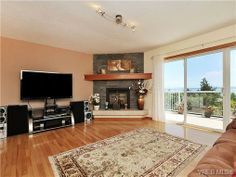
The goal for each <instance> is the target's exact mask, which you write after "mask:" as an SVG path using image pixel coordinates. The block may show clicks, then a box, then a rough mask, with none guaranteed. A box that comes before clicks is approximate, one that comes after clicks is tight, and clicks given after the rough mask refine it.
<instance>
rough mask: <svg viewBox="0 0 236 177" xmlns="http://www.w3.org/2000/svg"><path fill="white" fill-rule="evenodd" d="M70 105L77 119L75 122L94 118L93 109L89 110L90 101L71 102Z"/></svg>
mask: <svg viewBox="0 0 236 177" xmlns="http://www.w3.org/2000/svg"><path fill="white" fill-rule="evenodd" d="M70 107H71V111H72V113H73V116H74V119H75V123H80V122H84V121H87V120H91V119H92V111H90V110H89V102H88V101H87V100H85V101H74V102H71V103H70Z"/></svg>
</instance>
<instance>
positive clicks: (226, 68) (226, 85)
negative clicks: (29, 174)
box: [223, 48, 231, 130]
mask: <svg viewBox="0 0 236 177" xmlns="http://www.w3.org/2000/svg"><path fill="white" fill-rule="evenodd" d="M230 51H231V49H230V48H226V49H224V50H223V130H225V129H226V127H227V125H228V124H229V122H230V116H231V110H230V101H231V97H230V96H231V91H230V90H231V89H230V88H231V85H230V77H231V76H230V69H231V65H230V64H231V63H230V61H231V58H230Z"/></svg>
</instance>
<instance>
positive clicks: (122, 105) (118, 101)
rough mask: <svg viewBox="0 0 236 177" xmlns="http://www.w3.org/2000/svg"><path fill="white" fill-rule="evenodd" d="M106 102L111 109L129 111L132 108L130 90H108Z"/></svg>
mask: <svg viewBox="0 0 236 177" xmlns="http://www.w3.org/2000/svg"><path fill="white" fill-rule="evenodd" d="M106 101H107V102H108V103H109V106H108V107H109V108H110V109H115V110H119V109H129V108H130V90H129V88H107V89H106Z"/></svg>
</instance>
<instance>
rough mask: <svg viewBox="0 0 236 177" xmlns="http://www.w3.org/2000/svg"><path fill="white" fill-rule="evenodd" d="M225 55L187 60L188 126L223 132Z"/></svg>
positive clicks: (217, 54) (214, 54)
mask: <svg viewBox="0 0 236 177" xmlns="http://www.w3.org/2000/svg"><path fill="white" fill-rule="evenodd" d="M222 90H223V53H222V52H218V53H212V54H205V55H201V56H196V57H191V58H188V59H187V110H186V123H188V124H193V125H196V126H201V127H208V128H212V129H223V94H222Z"/></svg>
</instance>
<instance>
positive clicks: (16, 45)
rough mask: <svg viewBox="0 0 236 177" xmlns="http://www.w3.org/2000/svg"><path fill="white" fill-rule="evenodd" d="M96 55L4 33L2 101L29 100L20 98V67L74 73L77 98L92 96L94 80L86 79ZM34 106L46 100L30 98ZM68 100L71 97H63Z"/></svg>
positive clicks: (63, 101)
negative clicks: (18, 38) (21, 38)
mask: <svg viewBox="0 0 236 177" xmlns="http://www.w3.org/2000/svg"><path fill="white" fill-rule="evenodd" d="M92 58H93V57H92V55H90V54H84V53H79V52H75V51H70V50H66V49H60V48H54V47H50V46H45V45H39V44H35V43H29V42H25V41H19V40H15V39H10V38H5V37H1V65H0V66H1V75H0V76H1V81H2V82H1V92H0V93H1V103H0V104H1V105H10V104H27V102H23V101H21V100H20V71H21V70H23V69H27V70H41V71H54V72H62V73H63V72H64V73H72V74H73V99H72V100H83V99H88V97H89V96H90V94H91V93H92V89H93V85H92V82H89V81H84V78H83V76H84V74H85V73H92V67H93V64H92V62H93V59H92ZM30 103H31V104H32V106H33V107H41V106H43V101H30ZM58 103H59V104H61V105H64V104H68V103H69V100H60V101H58Z"/></svg>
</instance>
